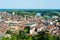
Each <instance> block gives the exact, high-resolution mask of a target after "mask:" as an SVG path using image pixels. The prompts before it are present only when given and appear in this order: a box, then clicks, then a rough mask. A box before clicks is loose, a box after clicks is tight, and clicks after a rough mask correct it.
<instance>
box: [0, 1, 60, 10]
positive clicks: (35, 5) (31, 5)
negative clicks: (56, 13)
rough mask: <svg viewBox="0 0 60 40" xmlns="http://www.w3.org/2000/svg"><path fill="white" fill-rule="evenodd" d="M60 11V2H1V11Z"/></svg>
mask: <svg viewBox="0 0 60 40" xmlns="http://www.w3.org/2000/svg"><path fill="white" fill-rule="evenodd" d="M1 8H3V9H4V8H7V9H8V8H9V9H46V8H47V9H60V0H0V9H1Z"/></svg>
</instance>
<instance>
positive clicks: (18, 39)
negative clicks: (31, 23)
mask: <svg viewBox="0 0 60 40" xmlns="http://www.w3.org/2000/svg"><path fill="white" fill-rule="evenodd" d="M7 33H8V32H7ZM9 33H10V31H9ZM26 34H27V33H26V29H25V30H19V31H18V33H14V34H11V38H9V37H5V36H3V37H2V40H60V36H53V35H51V34H47V33H45V31H41V32H38V34H37V35H34V36H29V35H26Z"/></svg>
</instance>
